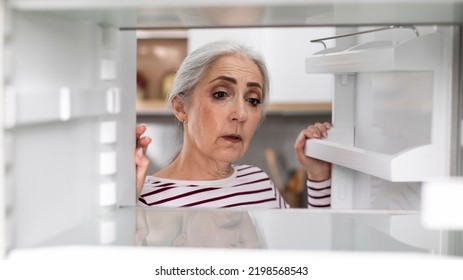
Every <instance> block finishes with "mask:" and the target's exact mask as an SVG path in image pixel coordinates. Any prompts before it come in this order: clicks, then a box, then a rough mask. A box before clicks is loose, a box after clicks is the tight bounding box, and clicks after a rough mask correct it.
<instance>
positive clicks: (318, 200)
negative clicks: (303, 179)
mask: <svg viewBox="0 0 463 280" xmlns="http://www.w3.org/2000/svg"><path fill="white" fill-rule="evenodd" d="M307 202H308V208H329V207H331V179H328V180H325V181H311V180H307Z"/></svg>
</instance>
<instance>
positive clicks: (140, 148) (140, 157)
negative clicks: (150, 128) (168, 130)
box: [135, 124, 151, 200]
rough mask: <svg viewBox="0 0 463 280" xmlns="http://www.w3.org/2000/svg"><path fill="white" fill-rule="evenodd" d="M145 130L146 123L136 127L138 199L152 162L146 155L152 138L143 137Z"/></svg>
mask: <svg viewBox="0 0 463 280" xmlns="http://www.w3.org/2000/svg"><path fill="white" fill-rule="evenodd" d="M145 131H146V125H144V124H140V125H137V127H136V129H135V134H136V143H137V147H136V149H135V167H136V177H137V178H136V179H137V182H136V187H137V200H138V197H139V196H140V193H141V190H142V189H143V184H144V183H145V177H146V172H147V171H148V166H149V164H150V160H149V159H148V157H147V156H146V150H147V149H148V145H149V144H150V143H151V138H150V137H142V135H143V133H145Z"/></svg>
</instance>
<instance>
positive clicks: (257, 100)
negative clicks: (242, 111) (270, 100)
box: [248, 98, 262, 106]
mask: <svg viewBox="0 0 463 280" xmlns="http://www.w3.org/2000/svg"><path fill="white" fill-rule="evenodd" d="M248 102H249V103H250V104H251V105H252V106H257V105H259V104H260V103H262V102H261V101H260V99H257V98H248Z"/></svg>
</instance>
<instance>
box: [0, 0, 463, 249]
mask: <svg viewBox="0 0 463 280" xmlns="http://www.w3.org/2000/svg"><path fill="white" fill-rule="evenodd" d="M426 2H427V3H426V4H423V3H421V2H420V1H412V0H409V1H388V2H382V1H373V0H372V1H330V3H325V2H324V1H295V0H294V1H263V0H254V1H238V2H237V3H235V4H234V5H231V4H230V3H228V1H194V3H193V2H191V1H181V0H178V1H177V0H173V1H155V0H153V1H128V0H117V1H115V0H113V1H103V0H98V1H85V0H82V1H79V0H73V1H58V0H56V1H55V0H48V1H45V0H43V1H42V0H37V1H33V0H16V1H14V0H11V1H1V6H0V9H1V22H0V27H1V29H2V34H3V36H2V44H1V48H0V51H1V52H0V55H1V58H2V62H3V64H2V65H3V68H2V70H1V71H2V77H3V86H2V88H1V92H0V93H1V94H0V96H1V97H0V104H1V106H2V107H1V108H2V109H1V110H2V114H1V115H0V118H1V121H2V122H1V123H2V124H3V129H2V130H1V132H0V141H1V142H0V143H2V148H1V152H0V163H1V168H0V170H1V171H0V180H1V184H0V256H1V257H3V258H9V257H12V258H21V257H26V258H27V257H31V256H36V255H35V254H36V251H34V250H37V249H44V250H46V249H47V248H54V249H57V248H58V249H59V248H62V247H63V246H64V247H66V248H67V246H69V245H82V246H84V248H86V249H89V250H91V249H92V248H93V249H95V248H100V247H99V245H106V247H105V248H108V246H109V247H111V246H112V245H113V246H115V247H118V246H128V247H130V246H133V248H132V247H130V248H132V249H133V250H134V251H137V247H136V246H134V238H135V237H136V236H137V234H139V233H140V219H141V218H140V217H143V219H142V220H143V221H145V222H144V223H142V224H143V225H144V226H145V227H146V226H147V225H148V228H149V223H148V224H147V223H146V219H147V218H146V216H151V215H153V216H156V213H154V214H151V212H149V214H140V211H137V209H135V208H134V207H135V192H134V182H135V177H134V176H135V172H134V165H135V163H134V148H135V141H134V140H135V139H134V133H132V131H134V129H135V121H136V112H135V99H136V94H135V93H136V34H135V33H136V31H137V30H150V29H157V30H166V29H192V30H201V29H203V28H205V27H207V28H229V27H233V28H249V27H253V28H262V27H267V28H270V27H277V28H292V27H299V28H300V27H313V28H315V27H333V28H335V34H334V35H333V34H331V35H329V36H326V37H316V38H314V37H307V38H306V39H307V40H306V41H307V45H312V44H315V45H316V44H318V46H319V51H317V52H315V53H313V54H311V55H308V56H301V57H300V59H301V61H304V63H305V73H306V74H307V75H311V74H320V73H323V74H330V75H332V76H333V81H334V85H333V88H334V93H333V96H332V123H333V125H334V128H333V129H332V131H331V132H330V134H329V137H328V138H327V139H326V140H309V141H308V143H307V145H306V147H307V151H306V152H307V154H308V155H310V156H313V157H317V158H320V159H323V160H328V161H330V162H332V163H333V172H332V176H333V177H332V209H330V210H326V211H321V212H318V211H309V210H292V211H287V212H285V213H283V212H275V211H273V210H272V211H270V210H269V211H263V212H261V211H258V212H254V211H252V210H250V212H249V213H247V214H246V215H245V216H246V217H247V216H249V217H250V219H251V220H252V221H253V223H254V225H255V227H256V229H257V230H256V232H258V236H260V238H261V240H265V242H262V243H259V244H261V245H262V244H264V245H262V246H264V247H265V246H267V248H269V249H272V248H279V249H290V250H293V249H297V248H299V247H298V246H296V245H293V244H302V245H300V248H302V249H303V250H307V252H308V253H310V252H311V251H310V250H311V249H314V250H328V251H330V250H342V249H343V248H344V249H345V250H347V251H350V250H362V249H368V250H375V249H377V250H378V251H385V250H386V251H388V249H390V250H392V251H394V248H395V249H397V251H399V252H402V251H412V252H418V253H424V255H426V256H427V255H456V256H460V257H461V256H462V255H463V245H462V244H463V237H462V232H461V230H462V228H463V218H462V216H461V213H463V212H462V211H463V210H462V206H461V205H462V204H461V203H460V202H461V201H462V199H463V197H462V189H463V184H462V183H460V182H459V181H458V178H459V176H462V173H463V164H462V141H463V140H462V135H461V131H462V128H461V123H462V108H463V106H462V93H461V88H460V87H461V85H460V79H461V69H460V68H461V53H460V51H461V28H460V24H461V23H462V22H463V17H461V15H460V13H459V12H458V11H460V10H461V9H462V8H463V1H426ZM285 52H291V45H288V46H287V47H285V48H284V49H281V53H280V54H281V55H284V53H285ZM272 55H278V54H277V52H273V53H272ZM288 145H292V143H288ZM439 203H440V204H439ZM138 210H139V209H138ZM159 211H160V212H159V213H161V214H162V213H164V212H163V210H159ZM178 211H179V212H180V214H182V215H188V213H187V212H188V211H181V210H178ZM174 212H175V211H174ZM184 212H186V213H184ZM159 213H158V214H159ZM140 215H141V216H140ZM174 216H175V215H174ZM161 217H162V219H168V217H170V216H169V215H168V214H166V215H165V216H164V215H161ZM148 220H149V219H148ZM301 221H302V222H301ZM304 221H306V223H307V224H309V223H311V221H316V223H318V224H320V227H319V228H318V229H315V228H313V227H306V223H304ZM285 223H287V226H288V227H289V228H294V231H293V232H297V231H299V232H305V233H306V234H309V235H310V234H312V235H313V236H314V239H313V240H315V241H313V242H312V241H307V240H306V236H307V235H306V234H305V235H304V234H296V235H292V234H289V233H287V232H284V231H281V230H278V228H279V226H277V225H280V226H281V224H285ZM312 224H313V223H312ZM372 232H374V233H372ZM145 234H146V232H145ZM146 236H149V235H145V237H146ZM365 236H369V237H371V238H373V237H372V236H375V237H374V238H373V239H374V240H377V242H379V243H375V244H376V245H372V244H365V243H364V241H362V240H364V239H362V237H365ZM371 238H370V239H371ZM135 239H136V238H135ZM367 239H368V238H367ZM144 242H146V240H145V241H144ZM135 243H136V242H135ZM142 243H143V242H142ZM137 244H138V243H137ZM153 244H157V245H158V246H166V244H164V243H162V242H161V243H156V242H154V243H153ZM378 244H382V245H378ZM135 245H136V244H135ZM60 246H61V247H60ZM118 248H120V247H118ZM124 248H126V247H124ZM95 250H96V249H95ZM138 252H139V253H140V254H144V253H146V251H141V250H139V251H138ZM59 254H62V252H60V253H59ZM272 254H273V253H272ZM399 255H400V254H399Z"/></svg>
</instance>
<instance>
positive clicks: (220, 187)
mask: <svg viewBox="0 0 463 280" xmlns="http://www.w3.org/2000/svg"><path fill="white" fill-rule="evenodd" d="M268 90H269V77H268V73H267V69H266V66H265V64H264V61H263V59H262V58H261V56H260V55H259V54H258V53H256V52H254V51H253V50H251V49H249V48H247V47H245V46H243V45H240V44H237V43H234V42H228V41H220V42H213V43H209V44H206V45H204V46H203V47H201V48H199V49H197V50H195V51H194V52H192V53H191V54H190V55H189V56H188V57H187V58H186V59H185V60H184V61H183V63H182V65H181V66H180V68H179V70H178V71H177V75H176V77H175V81H174V84H173V86H172V89H171V91H170V93H169V96H168V104H169V105H170V106H171V108H172V110H173V112H174V114H175V117H176V118H177V119H178V120H179V122H180V124H181V127H182V129H183V146H182V147H181V150H180V152H179V153H178V155H177V157H176V158H175V159H174V160H173V161H172V162H171V163H170V164H169V165H167V166H165V167H164V168H162V169H161V170H159V171H158V172H156V173H155V174H153V175H152V176H148V177H146V178H145V175H146V170H147V168H148V165H149V160H148V158H147V157H146V155H145V154H146V148H147V147H148V145H149V144H150V142H151V139H150V138H148V137H141V135H142V134H143V133H144V132H145V130H146V128H145V127H144V126H138V127H137V133H136V135H137V153H136V164H137V197H138V204H139V205H143V206H152V207H154V206H157V207H209V208H228V207H251V208H256V207H264V208H287V207H288V205H287V203H286V202H285V201H284V200H283V198H282V197H281V195H280V194H279V192H278V190H277V189H276V188H275V186H274V184H273V183H272V181H271V180H270V178H269V176H268V175H267V174H266V173H265V172H264V171H262V170H261V169H260V168H259V167H256V166H251V165H233V162H235V161H237V160H239V159H240V158H241V157H243V155H244V154H245V153H246V151H247V149H248V147H249V143H250V141H251V139H252V137H253V135H254V132H255V131H256V128H257V127H258V125H259V123H260V122H261V121H262V119H263V116H264V113H265V107H266V103H267V101H268ZM329 128H330V125H329V124H328V123H325V124H321V123H316V124H315V125H311V126H309V127H308V128H307V129H304V130H303V131H301V133H300V134H299V136H298V137H297V139H296V142H295V143H294V148H295V151H296V155H297V158H298V160H299V162H300V163H301V164H302V165H303V166H304V167H305V169H306V170H307V178H308V180H307V187H308V194H309V197H308V202H309V207H310V206H312V207H329V206H330V193H331V189H330V184H331V182H330V164H329V163H327V162H322V161H319V160H316V159H313V158H309V157H306V156H305V155H304V145H305V141H306V139H309V138H324V137H326V134H327V130H328V129H329Z"/></svg>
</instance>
